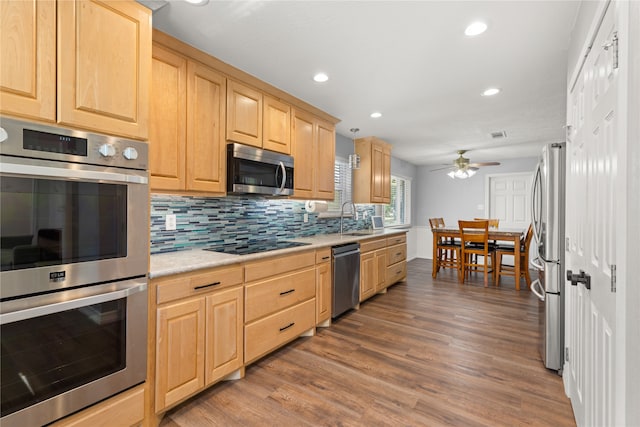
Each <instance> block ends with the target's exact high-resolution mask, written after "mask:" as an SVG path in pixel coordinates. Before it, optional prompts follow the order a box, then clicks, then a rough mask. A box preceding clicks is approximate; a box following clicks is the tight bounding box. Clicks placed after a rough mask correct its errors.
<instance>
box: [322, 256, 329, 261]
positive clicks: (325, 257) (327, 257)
mask: <svg viewBox="0 0 640 427" xmlns="http://www.w3.org/2000/svg"><path fill="white" fill-rule="evenodd" d="M329 258H331V257H330V256H323V257H322V259H323V260H324V259H329Z"/></svg>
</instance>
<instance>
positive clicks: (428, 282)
mask: <svg viewBox="0 0 640 427" xmlns="http://www.w3.org/2000/svg"><path fill="white" fill-rule="evenodd" d="M407 270H408V277H407V281H406V282H404V283H399V284H396V285H394V286H392V287H391V288H389V291H388V292H387V293H386V294H384V295H377V296H375V297H373V298H371V299H370V300H368V301H366V302H365V303H363V304H361V307H360V310H357V311H355V310H354V311H351V312H348V313H346V314H345V315H343V316H342V317H340V318H339V319H337V320H336V321H335V322H334V323H333V324H332V326H331V327H330V328H319V329H318V332H317V335H316V336H315V337H311V338H300V339H297V340H296V341H294V342H293V343H291V344H289V345H288V346H286V347H284V348H283V349H281V350H279V351H277V352H275V353H273V354H271V355H269V356H267V357H265V358H263V359H261V360H260V361H258V362H257V363H254V364H253V365H251V366H249V367H248V368H247V370H246V377H245V378H244V379H242V380H239V381H232V382H225V383H220V384H218V385H215V386H213V387H212V388H211V389H209V390H207V391H205V392H203V393H201V394H200V395H198V396H196V397H194V398H193V399H191V400H189V401H187V402H185V403H183V404H182V405H180V406H178V407H177V408H175V409H173V410H172V411H170V412H169V413H168V414H167V415H166V416H165V418H164V419H163V421H162V424H161V426H163V427H191V426H265V425H269V426H315V425H331V426H382V425H384V426H390V425H392V426H395V425H403V426H439V425H455V426H574V425H575V422H574V419H573V415H572V411H571V404H570V401H569V399H568V398H567V397H566V396H565V395H564V391H563V385H562V380H561V378H560V377H559V376H558V375H557V374H556V373H554V372H551V371H548V370H546V369H545V368H544V367H543V365H542V361H541V360H540V356H539V354H538V350H537V343H538V332H537V316H538V314H537V310H538V303H537V299H536V298H535V296H534V295H533V294H531V292H529V291H527V290H526V287H525V290H523V291H520V292H516V291H515V289H514V285H513V279H511V281H509V279H510V278H509V279H505V280H503V283H502V286H501V287H500V288H495V287H491V286H490V287H489V288H484V287H483V282H482V275H480V274H479V275H477V278H476V279H474V280H475V281H474V282H472V283H471V284H465V285H459V284H458V283H457V278H456V276H455V275H454V274H453V272H451V271H446V272H444V273H443V272H441V273H440V274H439V275H438V279H436V280H432V279H431V261H429V260H423V259H416V260H413V261H411V262H409V263H408V268H407Z"/></svg>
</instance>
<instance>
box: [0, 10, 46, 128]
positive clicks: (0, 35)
mask: <svg viewBox="0 0 640 427" xmlns="http://www.w3.org/2000/svg"><path fill="white" fill-rule="evenodd" d="M0 20H1V21H0V22H2V27H1V30H0V58H2V59H1V60H0V112H2V113H3V114H10V115H18V116H23V117H27V118H31V119H36V120H45V121H48V122H54V121H55V120H56V4H55V3H54V2H52V1H37V0H11V1H8V0H2V1H0Z"/></svg>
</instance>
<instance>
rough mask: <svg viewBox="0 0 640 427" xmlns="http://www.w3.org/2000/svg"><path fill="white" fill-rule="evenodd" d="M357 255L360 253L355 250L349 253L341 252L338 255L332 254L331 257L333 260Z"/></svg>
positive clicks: (358, 250)
mask: <svg viewBox="0 0 640 427" xmlns="http://www.w3.org/2000/svg"><path fill="white" fill-rule="evenodd" d="M359 253H360V248H358V249H355V250H353V251H349V252H341V253H339V254H334V255H333V257H334V258H341V257H343V256H349V255H353V254H359Z"/></svg>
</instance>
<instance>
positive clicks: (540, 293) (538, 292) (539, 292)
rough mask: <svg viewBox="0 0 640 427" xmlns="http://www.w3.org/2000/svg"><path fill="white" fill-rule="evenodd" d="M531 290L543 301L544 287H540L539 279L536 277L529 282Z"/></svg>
mask: <svg viewBox="0 0 640 427" xmlns="http://www.w3.org/2000/svg"><path fill="white" fill-rule="evenodd" d="M538 289H539V290H538ZM531 292H533V293H534V294H535V296H537V297H538V299H539V300H540V301H542V302H544V289H542V283H540V279H536V280H534V281H533V282H532V283H531Z"/></svg>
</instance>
